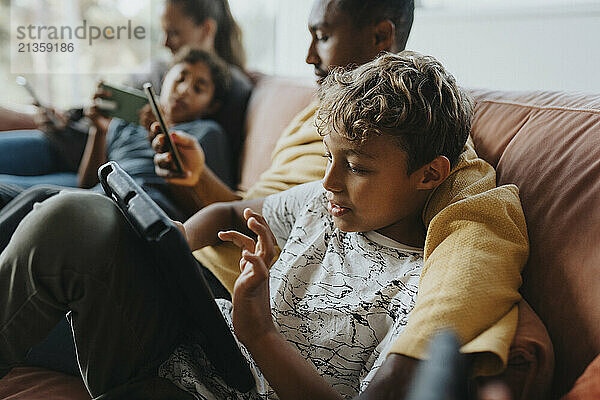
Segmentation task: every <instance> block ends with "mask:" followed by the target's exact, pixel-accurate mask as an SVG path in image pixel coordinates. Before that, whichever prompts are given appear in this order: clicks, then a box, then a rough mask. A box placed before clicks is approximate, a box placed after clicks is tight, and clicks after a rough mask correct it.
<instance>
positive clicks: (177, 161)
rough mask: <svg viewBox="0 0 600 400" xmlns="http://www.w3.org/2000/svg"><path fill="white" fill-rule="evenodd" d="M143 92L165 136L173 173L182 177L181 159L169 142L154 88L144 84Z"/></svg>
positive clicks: (170, 141)
mask: <svg viewBox="0 0 600 400" xmlns="http://www.w3.org/2000/svg"><path fill="white" fill-rule="evenodd" d="M144 92H146V96H147V97H148V102H149V103H150V108H152V112H153V113H154V116H155V117H156V121H158V123H159V125H160V129H161V130H162V132H163V133H164V134H165V140H166V143H167V147H168V149H169V150H168V151H169V153H170V154H171V159H172V160H173V165H174V167H175V169H174V171H173V172H174V173H175V174H177V175H180V176H183V175H185V172H184V171H183V163H182V162H181V157H180V156H179V152H178V151H177V147H175V145H174V144H173V141H172V140H171V137H170V136H169V129H168V127H167V124H166V122H165V118H164V117H163V113H162V111H161V109H160V105H159V104H158V101H157V99H156V93H155V92H154V88H153V87H152V84H151V83H149V82H146V83H145V84H144Z"/></svg>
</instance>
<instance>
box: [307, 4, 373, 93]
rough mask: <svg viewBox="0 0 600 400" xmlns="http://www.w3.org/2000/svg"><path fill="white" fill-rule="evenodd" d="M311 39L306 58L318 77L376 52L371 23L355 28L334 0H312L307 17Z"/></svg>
mask: <svg viewBox="0 0 600 400" xmlns="http://www.w3.org/2000/svg"><path fill="white" fill-rule="evenodd" d="M308 30H309V31H310V34H311V37H312V40H311V43H310V47H309V48H308V54H307V56H306V62H307V63H308V64H311V65H313V66H314V67H315V75H317V78H318V80H319V81H320V80H322V79H323V78H325V77H326V76H327V74H328V73H329V71H330V70H331V69H332V68H333V67H346V66H348V65H349V64H355V65H361V64H364V63H366V62H368V61H371V60H372V59H374V58H375V56H376V55H377V54H378V53H379V49H377V47H376V44H375V37H374V32H373V27H371V26H365V27H362V28H357V27H356V26H355V25H354V24H353V21H352V18H351V16H350V15H349V14H347V13H346V12H344V11H341V10H339V9H338V8H337V6H336V5H335V0H316V1H315V3H314V4H313V8H312V10H311V13H310V17H309V19H308Z"/></svg>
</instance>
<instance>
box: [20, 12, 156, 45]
mask: <svg viewBox="0 0 600 400" xmlns="http://www.w3.org/2000/svg"><path fill="white" fill-rule="evenodd" d="M16 39H17V40H35V41H42V42H44V41H51V40H61V41H69V40H73V39H79V40H86V41H87V43H88V44H89V45H90V46H92V45H93V44H94V41H96V40H99V39H105V40H121V39H123V40H144V39H146V28H145V27H143V26H141V25H136V26H133V23H132V22H131V20H128V21H127V24H124V25H117V26H110V25H105V26H97V25H93V24H88V21H87V20H85V19H84V20H83V22H82V23H81V24H80V25H77V26H75V27H73V26H71V25H61V26H54V25H33V24H29V25H27V26H25V25H20V26H17V28H16Z"/></svg>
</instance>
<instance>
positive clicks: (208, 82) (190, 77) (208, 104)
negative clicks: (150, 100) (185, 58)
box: [161, 62, 215, 123]
mask: <svg viewBox="0 0 600 400" xmlns="http://www.w3.org/2000/svg"><path fill="white" fill-rule="evenodd" d="M161 93H163V94H166V95H167V96H166V97H165V98H164V99H165V100H166V101H165V102H164V103H163V107H165V111H166V113H167V115H168V116H169V119H170V121H171V122H172V123H179V122H187V121H193V120H195V119H199V118H202V117H203V116H205V115H206V114H208V113H210V112H212V109H213V108H214V107H213V97H214V94H215V85H214V83H213V80H212V75H211V73H210V69H209V68H208V66H207V65H206V64H204V63H203V62H197V63H196V64H188V63H179V64H175V65H174V66H173V67H172V68H171V69H170V70H169V72H168V73H167V75H166V76H165V80H164V83H163V88H162V92H161Z"/></svg>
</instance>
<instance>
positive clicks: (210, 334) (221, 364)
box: [98, 161, 255, 392]
mask: <svg viewBox="0 0 600 400" xmlns="http://www.w3.org/2000/svg"><path fill="white" fill-rule="evenodd" d="M98 177H99V178H100V182H101V184H102V187H103V188H104V191H105V192H106V195H107V196H109V197H110V198H112V199H113V201H114V202H115V203H116V204H117V206H118V207H119V209H120V210H121V212H122V213H123V215H124V216H125V218H126V219H127V221H128V222H129V224H130V225H131V227H132V228H133V229H134V230H135V231H136V233H137V234H138V235H139V236H140V237H141V238H142V239H143V240H144V241H145V242H146V243H147V245H148V250H149V251H151V252H152V255H153V256H154V257H155V259H156V260H157V266H158V267H159V268H161V269H162V271H161V272H162V274H163V276H164V278H165V283H166V284H167V285H168V286H169V288H168V289H169V290H171V293H178V294H179V295H178V296H175V297H178V298H182V301H181V304H180V307H182V308H183V310H184V312H185V313H186V314H187V315H188V317H189V318H190V319H191V320H192V321H193V322H194V326H198V327H200V329H201V333H202V335H203V337H204V339H205V341H204V343H202V346H203V349H204V352H205V353H206V355H207V357H208V358H209V359H210V361H211V363H212V364H213V366H214V367H215V369H216V370H217V371H218V372H219V373H220V374H221V376H222V377H223V379H224V380H225V382H227V384H229V385H230V386H232V387H235V388H236V389H238V390H240V391H241V392H247V391H249V390H250V389H251V388H252V387H254V384H255V382H254V377H253V375H252V373H251V372H250V368H249V367H248V363H247V361H246V359H245V358H244V356H243V355H242V353H241V351H240V349H239V347H238V345H237V342H236V340H235V339H234V337H233V334H232V333H231V331H230V329H229V327H228V325H227V322H225V319H224V318H223V315H222V314H221V312H220V310H219V308H218V306H217V303H216V302H215V299H214V297H213V294H212V292H211V291H210V288H209V287H208V284H207V283H206V280H205V279H204V276H203V275H202V271H201V270H200V269H199V265H198V263H197V261H196V259H195V258H194V257H193V255H192V252H191V250H190V247H189V246H188V244H187V241H186V240H185V238H184V236H183V234H182V233H181V231H180V230H179V229H178V228H177V226H176V225H175V224H174V223H173V221H171V219H170V218H169V217H168V216H167V215H166V214H165V212H164V211H163V210H162V209H161V208H160V207H159V206H158V205H157V204H156V203H155V202H154V201H153V200H152V199H151V198H150V196H148V194H146V192H144V191H143V189H142V188H141V187H140V186H139V185H138V184H137V183H136V182H135V181H134V180H133V179H132V178H131V177H130V176H129V175H128V174H127V173H126V172H125V171H123V169H121V167H119V165H118V164H117V163H116V162H114V161H110V162H108V163H107V164H104V165H103V166H101V167H100V168H99V169H98ZM181 294H183V296H181Z"/></svg>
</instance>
